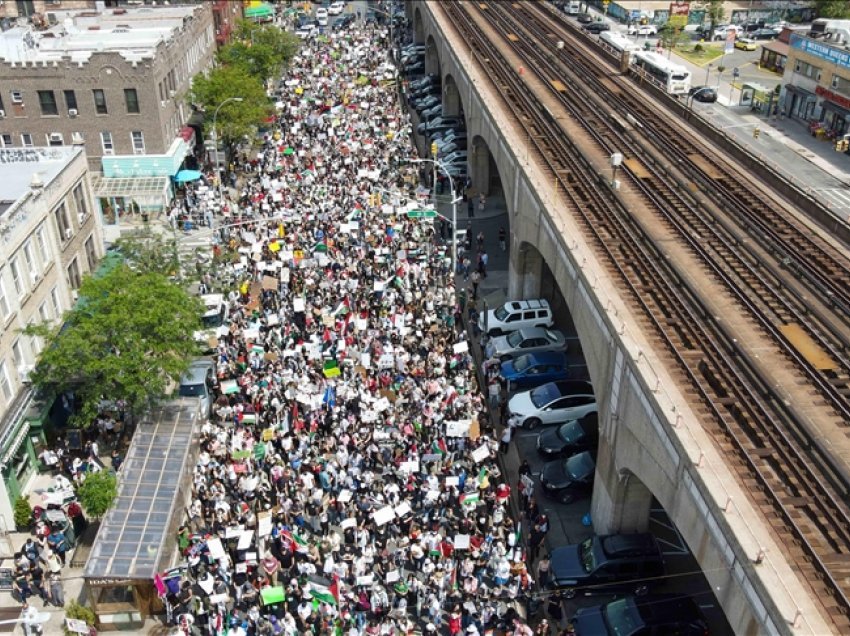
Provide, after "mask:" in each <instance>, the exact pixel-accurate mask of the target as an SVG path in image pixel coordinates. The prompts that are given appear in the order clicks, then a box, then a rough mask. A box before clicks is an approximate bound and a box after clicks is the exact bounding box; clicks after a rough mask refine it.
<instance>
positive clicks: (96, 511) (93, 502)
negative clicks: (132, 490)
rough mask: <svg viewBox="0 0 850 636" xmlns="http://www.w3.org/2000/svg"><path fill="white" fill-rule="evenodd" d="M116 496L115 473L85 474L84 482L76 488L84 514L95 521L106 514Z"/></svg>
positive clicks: (116, 479) (116, 482)
mask: <svg viewBox="0 0 850 636" xmlns="http://www.w3.org/2000/svg"><path fill="white" fill-rule="evenodd" d="M117 494H118V478H117V477H116V476H115V473H113V472H107V471H105V470H101V471H99V472H96V473H87V474H86V478H85V480H84V481H83V483H82V484H80V486H79V487H78V488H77V496H78V497H79V498H80V503H81V504H82V505H83V508H84V509H85V511H86V514H87V515H89V516H90V517H94V518H95V519H100V518H101V517H103V515H105V514H106V511H107V510H109V506H111V505H112V502H113V501H114V500H115V497H116V495H117Z"/></svg>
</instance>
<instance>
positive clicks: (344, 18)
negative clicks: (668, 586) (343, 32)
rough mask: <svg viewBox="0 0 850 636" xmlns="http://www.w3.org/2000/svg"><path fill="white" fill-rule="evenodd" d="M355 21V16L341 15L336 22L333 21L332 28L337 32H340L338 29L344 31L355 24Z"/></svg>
mask: <svg viewBox="0 0 850 636" xmlns="http://www.w3.org/2000/svg"><path fill="white" fill-rule="evenodd" d="M354 20H355V18H354V15H352V14H350V13H347V14H345V15H341V16H339V17H338V18H337V19H336V20H334V21H333V24H332V25H331V28H332V29H334V30H335V31H336V30H338V29H344V28H346V27H347V26H349V25H351V24H353V23H354Z"/></svg>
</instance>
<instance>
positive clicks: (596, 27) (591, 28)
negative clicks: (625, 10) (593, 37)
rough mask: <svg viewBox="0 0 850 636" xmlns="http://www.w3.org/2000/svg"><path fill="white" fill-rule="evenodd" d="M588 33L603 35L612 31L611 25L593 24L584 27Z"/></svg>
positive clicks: (605, 23)
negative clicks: (604, 32) (603, 32)
mask: <svg viewBox="0 0 850 636" xmlns="http://www.w3.org/2000/svg"><path fill="white" fill-rule="evenodd" d="M582 28H583V29H584V30H585V31H587V32H588V33H602V31H608V30H610V29H611V25H610V24H608V23H607V22H591V23H589V24H585V25H584V26H583V27H582Z"/></svg>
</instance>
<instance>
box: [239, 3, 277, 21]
mask: <svg viewBox="0 0 850 636" xmlns="http://www.w3.org/2000/svg"><path fill="white" fill-rule="evenodd" d="M272 16H274V6H272V5H270V4H268V3H267V2H261V3H259V4H252V5H251V6H249V7H245V17H246V18H247V19H248V20H257V19H260V18H271V17H272Z"/></svg>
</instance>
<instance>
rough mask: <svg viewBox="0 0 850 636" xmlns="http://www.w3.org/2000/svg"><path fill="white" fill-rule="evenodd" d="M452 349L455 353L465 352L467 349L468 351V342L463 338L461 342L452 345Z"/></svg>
mask: <svg viewBox="0 0 850 636" xmlns="http://www.w3.org/2000/svg"><path fill="white" fill-rule="evenodd" d="M452 349H453V350H454V352H455V353H466V352H467V351H469V343H468V342H467V341H466V340H464V341H463V342H458V343H457V344H455V345H454V346H453V347H452Z"/></svg>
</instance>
